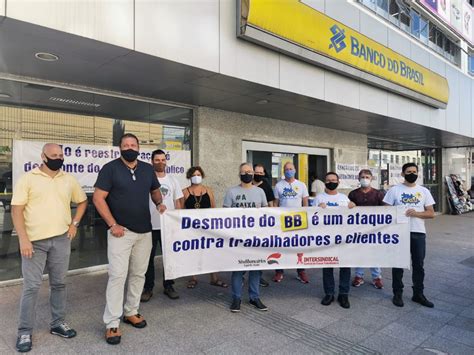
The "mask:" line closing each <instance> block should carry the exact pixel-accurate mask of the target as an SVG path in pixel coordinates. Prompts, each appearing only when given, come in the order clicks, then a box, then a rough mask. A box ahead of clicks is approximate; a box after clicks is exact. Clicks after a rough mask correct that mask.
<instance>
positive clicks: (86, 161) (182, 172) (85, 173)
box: [12, 140, 191, 193]
mask: <svg viewBox="0 0 474 355" xmlns="http://www.w3.org/2000/svg"><path fill="white" fill-rule="evenodd" d="M44 144H45V142H36V141H21V140H14V141H13V159H12V164H13V167H12V169H13V185H15V182H16V181H18V178H19V177H20V176H21V175H23V174H24V173H25V172H28V171H30V170H31V169H34V168H35V167H37V166H39V165H40V164H41V151H42V149H43V146H44ZM60 144H61V145H62V147H63V152H64V166H63V170H64V171H66V172H68V173H71V174H72V175H74V176H75V177H76V179H77V180H78V181H79V183H80V184H81V186H82V188H83V189H84V191H85V192H88V193H91V192H93V191H94V184H95V181H96V180H97V174H98V173H99V171H100V169H101V168H102V166H104V164H106V163H108V162H109V161H111V160H113V159H116V158H119V157H120V149H119V147H112V146H104V145H85V144H75V143H73V144H68V143H60ZM153 150H154V149H149V148H146V149H140V156H139V159H140V160H142V161H145V162H147V163H150V159H151V153H152V151H153ZM166 153H167V154H166V158H167V173H168V174H170V175H173V176H175V177H176V178H177V179H178V181H179V183H180V184H181V186H182V187H185V186H187V185H189V181H188V180H187V179H186V170H187V169H189V167H190V166H191V152H190V151H185V150H182V151H178V150H170V151H166Z"/></svg>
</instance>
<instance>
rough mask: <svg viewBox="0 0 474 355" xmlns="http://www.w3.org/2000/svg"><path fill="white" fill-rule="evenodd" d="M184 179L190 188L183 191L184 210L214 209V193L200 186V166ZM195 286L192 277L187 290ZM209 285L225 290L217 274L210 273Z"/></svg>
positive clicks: (193, 277) (187, 173) (201, 173)
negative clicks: (188, 181) (189, 183)
mask: <svg viewBox="0 0 474 355" xmlns="http://www.w3.org/2000/svg"><path fill="white" fill-rule="evenodd" d="M186 177H187V178H188V179H189V180H190V181H191V186H188V187H186V188H185V189H184V190H183V195H184V208H185V209H188V210H193V209H201V208H215V207H216V200H215V198H214V193H213V192H212V189H211V188H210V187H209V186H204V185H203V184H202V179H203V178H204V177H205V174H204V171H203V170H202V168H201V167H200V166H192V167H190V168H189V169H188V171H187V172H186ZM196 285H197V278H196V276H192V277H191V279H190V280H189V281H188V286H187V287H188V288H195V287H196ZM211 285H212V286H217V287H224V288H227V287H229V285H227V284H226V283H225V282H223V281H222V280H219V275H218V273H217V272H213V273H211Z"/></svg>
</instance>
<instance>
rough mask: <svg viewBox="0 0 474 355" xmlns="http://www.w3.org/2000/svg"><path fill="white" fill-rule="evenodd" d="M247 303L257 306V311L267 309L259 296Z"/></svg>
mask: <svg viewBox="0 0 474 355" xmlns="http://www.w3.org/2000/svg"><path fill="white" fill-rule="evenodd" d="M249 303H250V304H251V305H253V306H255V308H257V309H258V310H259V311H268V307H267V306H265V305H264V304H263V303H262V301H260V298H256V299H254V300H250V301H249Z"/></svg>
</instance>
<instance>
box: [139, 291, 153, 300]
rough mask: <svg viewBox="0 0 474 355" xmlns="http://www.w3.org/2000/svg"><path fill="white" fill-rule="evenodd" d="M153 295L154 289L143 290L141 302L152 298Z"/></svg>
mask: <svg viewBox="0 0 474 355" xmlns="http://www.w3.org/2000/svg"><path fill="white" fill-rule="evenodd" d="M152 297H153V291H152V290H143V292H142V295H141V297H140V302H148V301H149V300H150V298H152Z"/></svg>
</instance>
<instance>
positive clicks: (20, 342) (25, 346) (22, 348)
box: [16, 334, 33, 353]
mask: <svg viewBox="0 0 474 355" xmlns="http://www.w3.org/2000/svg"><path fill="white" fill-rule="evenodd" d="M32 346H33V342H32V341H31V334H23V335H19V336H18V338H16V350H17V351H18V352H20V353H27V352H28V351H30V350H31V347H32Z"/></svg>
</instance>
